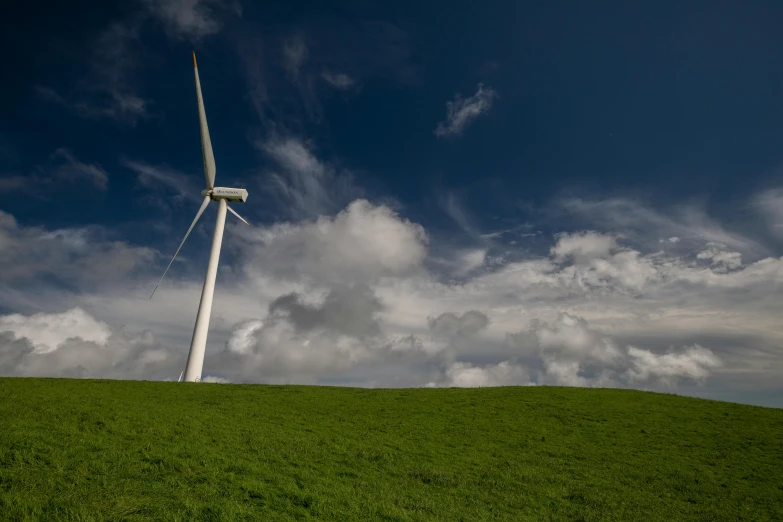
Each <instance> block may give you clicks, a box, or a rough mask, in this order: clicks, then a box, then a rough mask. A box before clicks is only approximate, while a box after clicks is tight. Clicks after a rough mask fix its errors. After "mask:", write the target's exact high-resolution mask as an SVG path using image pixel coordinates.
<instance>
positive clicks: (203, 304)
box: [150, 51, 250, 382]
mask: <svg viewBox="0 0 783 522" xmlns="http://www.w3.org/2000/svg"><path fill="white" fill-rule="evenodd" d="M193 73H194V74H195V76H196V97H197V98H198V119H199V124H200V127H201V156H202V159H203V160H204V177H205V178H206V181H207V187H206V188H205V189H204V190H202V191H201V195H202V196H204V201H203V202H202V203H201V208H199V209H198V212H197V213H196V217H195V218H194V219H193V223H191V224H190V228H189V229H188V231H187V232H186V233H185V237H184V238H182V243H180V244H179V248H177V251H176V252H174V257H172V258H171V261H169V266H167V267H166V270H165V271H164V272H163V275H162V276H161V277H160V281H158V284H157V285H155V290H157V289H158V286H159V285H160V283H161V281H163V278H164V277H166V272H168V271H169V268H171V264H172V263H173V262H174V259H175V258H176V257H177V254H179V251H180V249H181V248H182V245H184V244H185V240H186V239H187V238H188V236H189V235H190V232H191V230H193V227H195V226H196V222H197V221H198V218H200V217H201V214H203V213H204V210H205V209H206V208H207V205H209V203H210V201H217V202H218V212H217V221H216V222H215V233H214V235H213V236H212V250H210V252H209V264H208V265H207V276H206V278H205V279H204V288H203V289H202V290H201V301H200V302H199V305H198V315H196V326H195V327H194V328H193V338H192V339H191V341H190V353H188V363H187V365H186V366H185V370H183V372H182V374H180V376H179V381H180V382H182V377H183V375H184V377H185V381H186V382H199V381H201V370H202V367H203V366H204V352H205V350H206V346H207V333H208V331H209V316H210V315H211V314H212V297H213V296H214V294H215V278H216V277H217V267H218V259H219V258H220V245H221V244H222V243H223V229H224V228H225V224H226V209H228V210H229V211H231V213H232V214H234V215H235V216H236V217H238V218H239V219H240V220H242V222H243V223H245V224H246V225H249V224H250V223H248V222H247V221H245V220H244V219H243V218H242V216H240V215H239V214H237V213H236V212H235V211H234V209H232V208H231V207H229V206H228V202H229V201H236V202H238V203H244V202H245V201H247V190H245V189H236V188H225V187H216V186H215V171H216V169H215V156H214V155H213V154H212V142H211V141H210V140H209V128H207V115H206V113H205V112H204V99H203V98H202V97H201V83H200V82H199V79H198V65H197V64H196V52H195V51H194V52H193ZM155 290H153V291H152V295H150V299H152V296H153V295H155Z"/></svg>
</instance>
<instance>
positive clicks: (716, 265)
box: [696, 242, 742, 272]
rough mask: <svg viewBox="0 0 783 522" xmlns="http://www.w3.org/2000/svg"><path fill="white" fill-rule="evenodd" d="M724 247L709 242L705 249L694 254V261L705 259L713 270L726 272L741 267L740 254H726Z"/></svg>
mask: <svg viewBox="0 0 783 522" xmlns="http://www.w3.org/2000/svg"><path fill="white" fill-rule="evenodd" d="M725 248H726V247H725V246H724V245H721V244H719V243H713V242H709V243H707V248H705V249H704V250H702V251H701V252H699V253H698V254H696V259H706V260H709V261H710V265H711V266H712V267H713V269H714V270H716V271H719V272H727V271H729V270H734V269H737V268H739V267H741V266H742V254H740V253H739V252H727V251H726V250H725Z"/></svg>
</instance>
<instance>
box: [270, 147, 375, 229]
mask: <svg viewBox="0 0 783 522" xmlns="http://www.w3.org/2000/svg"><path fill="white" fill-rule="evenodd" d="M256 146H257V147H258V148H259V149H260V150H262V151H263V152H264V153H265V154H266V155H267V156H268V157H269V158H270V159H272V160H273V161H274V163H275V164H276V166H277V169H275V170H273V171H271V172H270V173H269V183H268V184H267V185H266V186H265V188H266V190H267V191H268V192H270V193H271V194H272V195H273V196H274V197H275V198H276V199H277V201H278V204H279V207H280V210H281V211H282V212H284V213H287V214H288V216H289V217H292V218H295V219H296V218H309V217H314V216H318V215H322V214H331V213H333V212H335V211H337V210H338V209H340V208H342V207H343V206H344V205H346V204H347V203H348V202H349V201H352V200H354V199H355V198H357V197H360V196H361V195H362V194H361V191H360V190H359V189H358V188H357V187H356V186H355V185H354V183H353V177H352V176H351V174H350V172H347V171H338V170H337V169H336V168H335V167H333V166H331V165H329V164H327V163H325V162H322V161H320V160H319V159H318V158H316V157H315V155H314V154H313V153H312V151H311V149H310V148H309V147H308V145H306V144H305V143H304V142H303V141H302V140H299V139H297V138H293V137H287V138H279V137H273V138H272V139H269V140H267V141H260V142H257V143H256Z"/></svg>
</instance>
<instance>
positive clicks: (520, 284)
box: [0, 141, 783, 397]
mask: <svg viewBox="0 0 783 522" xmlns="http://www.w3.org/2000/svg"><path fill="white" fill-rule="evenodd" d="M281 143H284V142H282V141H281ZM300 144H301V143H300ZM277 154H278V156H277V158H276V159H275V162H276V164H277V166H278V167H279V168H280V169H281V171H282V170H283V169H284V168H285V169H290V170H295V171H300V172H316V173H317V172H323V171H325V170H328V169H329V168H333V167H329V166H328V164H326V163H325V162H323V161H321V160H319V159H318V158H317V157H316V156H315V155H314V154H313V152H312V150H310V149H309V148H307V147H304V146H302V147H301V148H300V147H296V146H295V145H293V146H289V147H288V148H286V147H281V148H280V150H278V151H277ZM270 157H271V156H270ZM139 172H141V171H139ZM149 181H150V182H153V181H155V182H161V183H162V182H163V181H162V180H161V179H158V178H154V177H151V178H150V180H149ZM593 203H594V205H593V206H591V207H590V208H589V209H587V210H586V211H585V212H577V213H576V215H577V216H578V217H579V219H580V220H582V221H581V225H582V228H588V230H583V229H580V228H576V229H574V228H567V229H565V230H566V232H559V233H555V234H551V235H549V238H551V243H550V244H547V245H545V248H543V249H541V250H539V252H540V254H533V253H530V252H529V251H528V250H525V249H523V248H522V247H515V248H518V250H513V249H512V247H509V251H510V253H509V255H507V256H506V258H505V261H504V262H503V263H492V262H489V261H488V258H486V257H485V259H484V263H483V265H481V269H478V268H479V265H478V263H477V260H479V259H480V258H481V256H482V255H485V256H486V255H487V254H482V251H483V249H475V252H474V251H472V250H471V249H468V250H466V249H464V248H461V247H459V248H458V247H454V248H451V249H450V251H449V252H446V254H451V258H452V259H454V260H455V261H454V263H455V264H454V266H455V267H456V266H457V265H461V264H462V262H463V261H464V263H465V266H466V267H475V268H474V269H472V270H467V271H466V272H465V276H464V277H463V278H461V279H460V280H459V281H448V280H445V279H444V278H443V277H441V274H439V273H435V272H434V271H432V270H430V269H428V267H430V265H429V264H428V263H427V261H428V260H431V256H432V255H433V254H432V253H431V252H430V251H429V244H430V236H429V235H428V233H427V232H426V231H425V229H424V228H423V227H422V226H420V225H419V224H417V223H414V222H412V221H410V220H408V219H405V217H403V216H402V215H400V214H399V213H397V212H395V211H393V210H392V209H391V208H389V207H387V206H384V205H378V204H373V203H371V202H369V201H366V200H359V201H354V202H353V203H351V204H348V205H346V206H345V207H344V208H343V209H342V211H340V212H337V213H336V214H334V215H322V216H320V217H317V218H315V217H314V218H308V219H305V220H301V221H296V222H289V223H278V224H275V225H271V226H259V227H254V228H252V229H250V228H247V227H243V228H241V229H237V230H236V231H235V233H234V234H231V235H227V236H226V239H225V242H224V252H225V254H226V255H225V256H224V257H223V258H222V259H221V272H220V276H219V280H218V281H219V282H218V285H219V288H218V289H217V292H216V296H215V304H214V309H213V319H212V323H211V328H210V341H209V343H210V344H209V346H208V349H207V360H206V361H205V366H204V367H205V371H206V372H207V373H206V376H212V377H213V378H215V379H225V380H228V381H230V382H268V383H272V382H276V383H280V382H298V383H310V384H318V383H331V384H348V385H358V386H423V385H427V384H431V385H434V386H469V385H480V386H491V385H511V384H513V385H517V384H521V385H526V384H559V385H578V386H621V387H644V388H647V389H656V390H658V389H660V390H665V389H670V388H671V387H676V388H677V389H678V390H691V389H692V388H691V387H693V386H706V387H705V388H703V389H702V390H704V391H703V392H702V391H700V392H699V393H702V394H709V393H717V392H716V390H720V391H721V393H724V392H725V391H726V390H731V389H734V390H736V389H740V388H742V387H746V388H748V389H754V390H764V391H765V393H770V394H772V393H773V392H774V390H776V389H778V388H779V375H780V372H781V371H783V357H782V356H783V352H781V350H780V346H783V335H781V333H780V331H779V330H780V329H779V327H778V325H779V322H780V315H781V313H783V304H781V302H780V299H779V295H780V290H781V287H783V259H782V258H778V257H772V256H766V257H759V256H758V252H763V249H755V250H754V248H755V247H754V246H753V242H752V241H750V240H748V239H747V238H746V237H745V236H743V235H741V234H739V233H736V232H730V231H727V230H726V229H725V228H724V227H723V226H722V225H721V223H719V222H717V221H715V220H709V219H707V218H706V217H705V216H704V215H700V214H698V213H695V212H692V213H691V214H688V212H684V213H683V214H682V215H683V216H688V215H690V216H691V218H690V220H688V219H682V220H679V222H678V219H676V218H677V216H678V215H677V214H676V213H672V214H671V216H669V217H670V219H669V218H667V216H666V214H667V213H668V210H667V209H653V208H652V207H649V206H643V205H640V206H639V207H640V208H634V207H632V206H626V205H624V204H621V205H617V206H613V205H612V204H610V203H607V202H606V201H603V202H602V201H593ZM558 205H560V203H558ZM617 209H625V210H627V211H628V212H627V214H626V215H621V214H622V213H621V212H619V211H618V210H617ZM582 210H584V209H582ZM618 223H620V224H618ZM624 224H627V225H628V226H624ZM604 228H605V229H606V230H604ZM560 230H563V229H560ZM672 230H674V231H675V233H676V235H674V233H673V232H672ZM180 233H181V231H177V236H179V234H180ZM671 237H681V238H682V239H681V241H680V242H671V241H668V238H671ZM716 237H722V238H730V239H732V240H733V242H734V245H739V247H738V246H733V245H731V244H729V243H727V242H718V241H716V240H715V239H714V238H716ZM175 239H177V240H178V239H179V237H177V238H175ZM661 239H666V240H667V241H666V243H665V245H663V246H665V248H663V249H662V245H661V243H660V240H661ZM544 240H546V236H545V235H543V234H541V235H539V236H537V241H544ZM683 244H684V245H683ZM112 245H115V246H114V247H112ZM112 248H117V251H118V252H122V253H123V256H122V257H123V259H124V258H125V257H130V258H131V259H136V262H135V264H132V265H129V266H128V267H126V268H122V267H120V269H117V268H116V267H113V266H112V261H111V260H109V261H107V260H106V256H105V254H104V257H101V252H105V251H111V249H112ZM137 249H138V250H137ZM445 250H449V249H445ZM747 252H756V257H753V256H752V255H751V254H748V253H747ZM154 254H155V252H154V250H151V249H147V253H146V254H145V253H144V249H140V248H139V247H136V246H133V245H129V244H120V245H119V246H117V245H116V243H114V242H113V241H112V235H111V234H110V233H109V231H106V230H104V229H101V228H99V227H98V228H92V227H86V228H78V229H62V230H49V229H41V228H36V227H24V226H21V225H19V224H18V223H16V221H15V220H14V219H13V217H12V216H10V215H8V214H0V269H3V270H4V272H3V273H4V274H6V275H7V279H5V280H4V281H3V282H2V283H3V285H4V287H3V288H4V291H3V292H2V293H0V306H2V307H3V308H2V309H3V310H4V311H5V310H9V311H15V312H19V313H18V314H17V316H16V317H14V318H13V319H9V318H8V316H6V317H4V318H2V319H1V320H0V324H10V325H11V326H10V327H7V328H10V330H3V331H6V332H7V333H6V334H3V335H5V337H3V338H2V339H3V340H2V343H0V346H2V348H0V352H2V353H3V354H4V355H3V356H2V357H4V359H3V361H4V362H3V363H2V366H0V367H2V368H3V371H4V372H5V374H24V375H33V374H35V373H36V372H39V373H43V374H47V375H51V374H57V373H56V372H60V373H59V374H58V375H70V376H79V375H107V376H125V378H170V379H174V380H176V378H177V377H178V376H179V373H180V372H181V370H182V368H183V367H184V361H185V358H186V354H187V347H188V343H189V341H190V335H191V334H192V327H193V321H194V318H195V313H196V308H197V306H198V297H199V294H200V290H201V284H202V283H203V271H202V270H200V271H199V273H198V275H197V276H195V275H194V276H192V277H191V276H190V275H186V276H183V277H180V278H179V279H175V280H173V281H172V282H171V284H169V285H167V286H166V287H165V288H162V289H161V290H159V293H158V294H156V297H155V300H153V301H152V302H150V301H148V300H147V299H146V298H147V297H148V296H149V291H150V290H151V288H152V286H154V282H155V280H156V279H157V277H159V274H158V273H155V274H152V275H150V274H147V273H145V272H144V271H143V270H139V264H140V261H139V260H143V259H145V258H144V255H154ZM446 254H444V253H443V252H439V253H438V256H441V255H443V257H447V258H448V257H449V255H446ZM735 254H736V255H735ZM428 256H430V257H429V259H428ZM463 258H464V259H463ZM460 259H462V260H463V261H460ZM14 271H17V273H14ZM52 281H56V282H52ZM66 284H67V285H70V286H69V287H66V288H64V285H66ZM142 290H143V292H142ZM142 294H143V295H142ZM142 304H143V306H142ZM76 306H78V307H80V308H81V310H82V311H83V312H84V313H85V314H87V315H89V316H90V317H91V318H92V320H93V322H94V323H93V324H92V326H90V327H89V328H87V327H85V332H86V331H87V330H89V331H90V332H98V333H100V332H101V331H104V332H105V331H106V330H102V327H101V326H100V325H106V328H108V332H109V334H108V337H106V336H105V335H104V334H101V335H98V334H95V335H93V336H92V337H89V338H82V339H81V340H79V339H74V338H73V337H74V333H73V332H77V333H78V331H79V328H80V327H79V326H78V325H79V324H80V323H78V322H74V323H73V324H75V325H77V326H74V327H73V328H71V327H67V326H63V325H65V321H63V320H62V318H61V319H57V320H55V319H56V317H59V316H60V315H62V314H65V313H66V312H67V313H69V314H74V317H76V318H78V314H76V313H75V312H72V310H73V308H74V307H76ZM41 313H42V314H44V316H45V317H44V318H43V319H41V318H40V317H36V316H37V314H41ZM19 315H21V317H19ZM79 320H80V321H84V324H90V321H89V320H88V319H85V318H84V317H83V316H82V317H81V319H79ZM44 323H45V325H44ZM25 324H27V326H23V325H25ZM120 324H125V325H126V327H125V328H120V327H119V326H116V325H120ZM96 325H98V326H96ZM47 329H48V330H47ZM56 330H61V332H60V333H57V331H56ZM146 330H149V331H150V332H151V333H152V334H154V337H153V338H149V336H147V337H145V335H146V334H144V332H145V331H146ZM8 332H11V333H8ZM47 332H49V333H47ZM55 334H56V335H55ZM85 335H87V333H85ZM91 335H92V334H91ZM77 337H78V336H77ZM144 339H147V340H144ZM3 343H5V344H3ZM43 344H45V345H46V346H55V345H56V346H57V347H58V348H57V350H55V351H54V353H57V354H59V355H57V357H60V359H56V358H54V359H53V358H49V359H47V358H45V357H43V356H44V355H47V354H35V355H34V356H33V355H30V354H32V352H33V351H34V350H35V349H36V348H35V347H36V346H39V345H43ZM161 346H165V347H166V348H167V349H166V350H164V351H162V352H161V351H159V350H160V349H161ZM107 350H108V352H107ZM114 351H117V353H120V354H128V355H122V356H121V357H120V356H119V355H111V356H109V355H108V354H109V353H114ZM66 355H67V363H66V360H65V358H66ZM136 356H139V357H143V358H144V359H143V360H144V361H146V362H144V363H143V364H142V363H137V362H136V359H134V357H136ZM80 357H81V358H83V361H86V362H78V361H79V358H80ZM118 357H119V358H118ZM156 360H160V361H162V362H160V363H155V362H154V361H156ZM31 361H42V362H35V363H33V362H31ZM46 361H55V363H51V364H50V363H48V362H46ZM77 362H78V363H77ZM79 366H82V367H83V368H84V369H79ZM123 368H125V369H127V373H126V374H123V373H122V372H123V371H125V370H123ZM145 372H146V373H145ZM137 376H143V377H137ZM724 397H725V395H724Z"/></svg>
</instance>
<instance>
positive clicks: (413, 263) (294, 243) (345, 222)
mask: <svg viewBox="0 0 783 522" xmlns="http://www.w3.org/2000/svg"><path fill="white" fill-rule="evenodd" d="M240 233H241V234H242V235H243V238H244V241H243V244H244V245H245V247H244V259H245V262H246V263H247V264H246V270H249V271H250V272H251V273H257V274H267V275H271V276H273V277H279V278H283V279H287V280H291V281H310V282H312V283H314V284H321V285H323V284H327V285H332V284H337V283H346V284H347V283H372V282H375V281H377V280H378V279H379V278H383V277H404V276H406V275H409V274H411V273H412V272H414V271H415V270H417V269H419V268H420V267H421V264H422V262H423V260H424V257H425V256H426V252H427V246H426V245H427V235H426V233H425V232H424V229H423V228H422V227H421V226H420V225H417V224H414V223H412V222H410V221H409V220H407V219H403V218H401V217H399V216H398V215H397V214H396V213H395V212H394V211H392V210H391V209H390V208H388V207H385V206H375V205H373V204H371V203H370V202H368V201H366V200H357V201H354V202H353V203H351V204H350V205H349V206H348V207H347V208H346V209H345V210H343V211H341V212H340V213H339V214H337V215H336V216H334V217H333V218H332V217H326V216H321V217H319V218H318V219H316V220H315V221H310V222H305V223H302V224H298V225H292V224H280V225H274V226H272V227H269V228H256V229H253V230H244V231H241V232H240Z"/></svg>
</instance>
